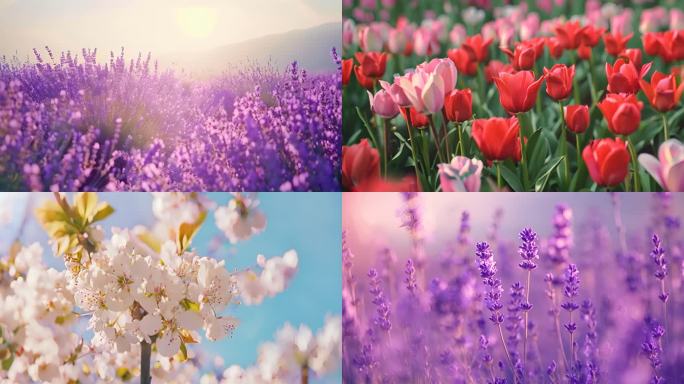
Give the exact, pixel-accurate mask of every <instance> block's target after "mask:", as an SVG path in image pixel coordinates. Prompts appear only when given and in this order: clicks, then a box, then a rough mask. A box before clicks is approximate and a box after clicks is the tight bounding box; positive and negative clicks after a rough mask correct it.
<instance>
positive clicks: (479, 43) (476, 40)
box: [461, 34, 493, 63]
mask: <svg viewBox="0 0 684 384" xmlns="http://www.w3.org/2000/svg"><path fill="white" fill-rule="evenodd" d="M492 41H493V39H491V38H489V39H485V38H483V37H482V35H480V34H478V35H474V36H468V37H467V38H466V39H465V41H464V42H463V44H461V48H462V49H463V50H465V51H466V52H467V53H468V56H470V61H474V62H476V63H484V62H485V61H487V59H488V58H489V45H490V44H491V43H492Z"/></svg>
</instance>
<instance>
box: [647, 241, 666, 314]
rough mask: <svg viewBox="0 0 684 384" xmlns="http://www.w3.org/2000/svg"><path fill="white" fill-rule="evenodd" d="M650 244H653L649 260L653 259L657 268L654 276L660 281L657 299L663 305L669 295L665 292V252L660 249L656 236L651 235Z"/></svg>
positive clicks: (659, 242)
mask: <svg viewBox="0 0 684 384" xmlns="http://www.w3.org/2000/svg"><path fill="white" fill-rule="evenodd" d="M651 242H652V243H653V250H652V251H651V258H652V259H653V262H654V263H655V265H656V268H657V269H656V272H655V273H654V276H655V277H656V278H657V279H658V280H659V281H660V293H659V294H658V298H659V299H660V301H662V302H663V303H666V302H667V298H668V297H669V295H668V294H667V292H666V291H665V277H667V261H666V260H665V250H664V249H663V247H662V244H661V240H660V237H658V235H656V234H653V237H652V238H651Z"/></svg>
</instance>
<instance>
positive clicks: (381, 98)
mask: <svg viewBox="0 0 684 384" xmlns="http://www.w3.org/2000/svg"><path fill="white" fill-rule="evenodd" d="M368 99H369V100H370V106H371V111H373V113H375V114H376V115H378V116H380V117H382V118H384V119H393V118H394V117H395V116H397V115H398V114H399V106H398V105H397V103H395V102H394V100H393V99H392V96H391V95H390V94H389V92H387V91H385V90H384V89H382V90H380V91H378V93H376V94H375V96H373V94H372V93H370V92H368Z"/></svg>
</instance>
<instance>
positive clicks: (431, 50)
mask: <svg viewBox="0 0 684 384" xmlns="http://www.w3.org/2000/svg"><path fill="white" fill-rule="evenodd" d="M413 51H414V53H415V54H416V55H418V56H430V55H434V54H436V53H438V52H439V39H438V38H437V36H435V33H434V31H433V30H432V29H430V28H426V27H420V28H418V30H417V31H416V32H415V33H414V34H413Z"/></svg>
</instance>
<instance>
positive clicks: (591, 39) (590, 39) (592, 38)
mask: <svg viewBox="0 0 684 384" xmlns="http://www.w3.org/2000/svg"><path fill="white" fill-rule="evenodd" d="M604 31H605V29H604V28H596V27H594V26H593V25H591V24H589V25H586V26H584V28H582V31H580V40H581V45H584V46H587V47H592V48H593V47H595V46H597V45H598V43H599V40H601V35H603V32H604Z"/></svg>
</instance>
